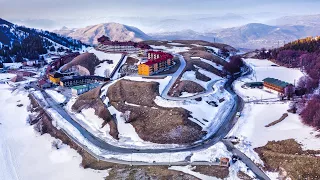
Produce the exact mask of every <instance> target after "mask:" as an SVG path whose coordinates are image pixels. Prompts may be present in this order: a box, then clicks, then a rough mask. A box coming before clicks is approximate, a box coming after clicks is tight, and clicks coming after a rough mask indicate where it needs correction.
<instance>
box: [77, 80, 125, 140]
mask: <svg viewBox="0 0 320 180" xmlns="http://www.w3.org/2000/svg"><path fill="white" fill-rule="evenodd" d="M100 88H101V86H100V87H97V88H95V89H93V90H91V91H88V92H86V93H84V94H82V95H80V96H79V97H78V99H77V101H76V102H75V103H74V104H73V105H72V110H73V111H75V112H81V110H82V109H87V108H93V109H94V110H95V115H97V116H98V117H100V118H101V119H103V120H104V123H103V124H101V128H102V127H103V126H104V125H106V123H108V124H109V125H110V132H109V134H110V135H111V136H112V137H113V138H115V139H118V134H119V132H118V129H117V125H116V123H115V122H114V120H113V119H112V116H111V114H110V112H109V110H108V109H107V108H106V106H105V105H104V103H103V102H102V101H101V99H100V98H99V95H100Z"/></svg>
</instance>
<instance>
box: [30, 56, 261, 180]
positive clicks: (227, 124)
mask: <svg viewBox="0 0 320 180" xmlns="http://www.w3.org/2000/svg"><path fill="white" fill-rule="evenodd" d="M181 60H182V62H181V64H182V67H183V68H182V67H181V68H179V69H178V71H177V72H176V73H175V76H173V78H172V81H170V82H169V85H170V86H167V87H166V90H165V91H164V93H165V94H167V92H168V91H169V89H170V87H171V86H172V85H173V84H174V82H175V80H176V79H177V78H178V77H179V75H178V74H181V72H182V71H183V69H184V67H185V61H184V59H183V58H181ZM246 73H249V72H248V71H247V72H246ZM238 77H240V75H239V76H236V77H230V78H229V79H228V80H227V82H226V83H225V85H224V87H225V89H226V90H227V91H228V92H229V93H230V94H231V95H232V97H233V98H234V102H235V103H234V104H233V105H232V107H231V110H230V112H229V114H228V116H227V117H226V118H225V119H224V120H223V121H222V124H221V126H220V128H219V129H218V131H217V132H216V133H214V134H212V135H211V136H210V137H208V138H207V139H206V140H205V141H203V142H198V143H194V144H191V145H188V146H184V147H177V148H166V149H136V148H123V147H118V146H113V145H112V144H109V143H107V142H105V141H103V140H102V139H99V138H98V137H96V136H94V135H93V134H91V133H90V132H88V131H87V130H86V129H85V128H84V127H82V126H81V125H80V124H79V123H78V122H77V121H75V120H74V119H73V118H72V117H71V116H70V115H69V114H68V113H67V112H66V111H65V110H64V108H63V107H61V106H60V105H59V104H58V103H56V102H55V101H54V99H52V98H51V97H50V96H49V95H48V94H47V93H46V92H45V91H44V90H41V92H42V94H43V96H44V97H45V99H46V101H47V103H48V104H49V106H50V107H51V108H53V109H54V110H56V111H57V112H58V113H59V114H60V115H61V116H62V117H63V118H64V119H66V120H67V121H68V122H69V123H70V124H71V125H72V126H73V127H75V128H76V129H77V130H78V131H79V132H80V133H81V135H83V136H84V137H85V138H86V139H87V140H88V141H90V142H91V143H92V144H93V145H95V146H97V147H99V148H101V149H105V150H108V151H112V152H116V153H129V154H130V153H131V154H132V153H148V154H151V153H153V154H157V153H173V152H185V151H195V150H203V149H207V148H209V147H211V146H213V145H214V144H216V143H217V142H219V141H220V140H222V139H223V138H224V137H225V136H226V135H227V133H228V132H229V131H230V130H231V129H232V127H233V125H234V124H235V123H236V118H235V114H236V112H238V111H240V110H241V109H242V108H243V104H244V101H243V100H242V99H241V98H240V97H239V96H238V95H237V94H236V93H235V92H234V91H233V89H232V83H233V81H234V80H235V79H237V78H238ZM35 89H37V88H35ZM179 100H181V99H179ZM64 132H65V131H64ZM65 133H66V135H67V136H69V137H70V138H71V139H73V140H74V141H75V142H76V143H77V144H78V145H79V146H81V147H82V148H84V149H85V150H86V151H87V152H88V153H90V154H92V155H93V156H94V157H96V158H97V159H99V160H102V161H107V162H113V163H119V164H127V165H190V164H192V165H213V164H214V163H211V162H189V161H187V160H185V161H180V162H161V163H160V162H154V163H148V162H139V161H135V162H130V161H124V160H117V159H106V158H104V157H101V156H98V155H95V154H94V153H92V151H91V150H90V149H88V148H87V147H86V146H84V145H82V144H81V143H79V142H78V141H77V140H76V139H75V138H73V137H72V136H70V135H68V133H67V132H65ZM232 151H237V150H234V149H233V150H232ZM243 159H245V158H243ZM245 161H246V162H245V163H249V165H248V167H249V168H250V169H252V171H253V172H254V173H255V174H257V176H260V175H261V176H262V174H261V172H260V171H261V170H260V169H259V168H258V167H257V166H255V164H254V163H253V164H252V163H251V162H252V161H251V162H250V161H248V160H245ZM259 170H260V171H259ZM262 173H263V172H262Z"/></svg>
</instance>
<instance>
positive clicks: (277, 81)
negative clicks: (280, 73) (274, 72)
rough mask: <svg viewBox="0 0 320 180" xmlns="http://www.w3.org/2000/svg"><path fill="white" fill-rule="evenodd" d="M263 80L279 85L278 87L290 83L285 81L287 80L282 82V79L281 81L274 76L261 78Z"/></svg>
mask: <svg viewBox="0 0 320 180" xmlns="http://www.w3.org/2000/svg"><path fill="white" fill-rule="evenodd" d="M262 81H263V82H267V83H270V84H274V85H276V86H279V87H283V88H285V87H287V86H288V85H290V83H287V82H284V81H281V80H279V79H275V78H270V77H268V78H265V79H264V80H262Z"/></svg>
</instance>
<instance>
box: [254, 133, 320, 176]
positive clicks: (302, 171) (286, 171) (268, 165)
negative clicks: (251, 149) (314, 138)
mask: <svg viewBox="0 0 320 180" xmlns="http://www.w3.org/2000/svg"><path fill="white" fill-rule="evenodd" d="M255 151H256V152H257V153H258V154H259V156H260V158H261V159H262V160H263V161H264V165H265V170H268V171H273V172H274V171H275V172H279V171H280V172H281V175H282V176H283V178H284V179H285V178H288V177H289V178H291V179H293V180H295V179H297V180H298V179H319V177H320V171H319V168H320V158H319V157H317V156H316V155H317V154H319V153H320V150H319V151H314V150H303V149H302V148H301V145H300V144H299V143H297V142H296V141H295V140H294V139H288V140H283V141H269V142H268V143H267V144H266V145H265V146H263V147H259V148H256V149H255Z"/></svg>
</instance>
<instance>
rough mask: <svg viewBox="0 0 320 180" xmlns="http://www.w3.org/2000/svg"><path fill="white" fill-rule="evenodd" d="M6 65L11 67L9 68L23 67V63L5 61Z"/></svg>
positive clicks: (4, 64)
mask: <svg viewBox="0 0 320 180" xmlns="http://www.w3.org/2000/svg"><path fill="white" fill-rule="evenodd" d="M3 66H4V67H9V69H19V68H20V67H22V63H3Z"/></svg>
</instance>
